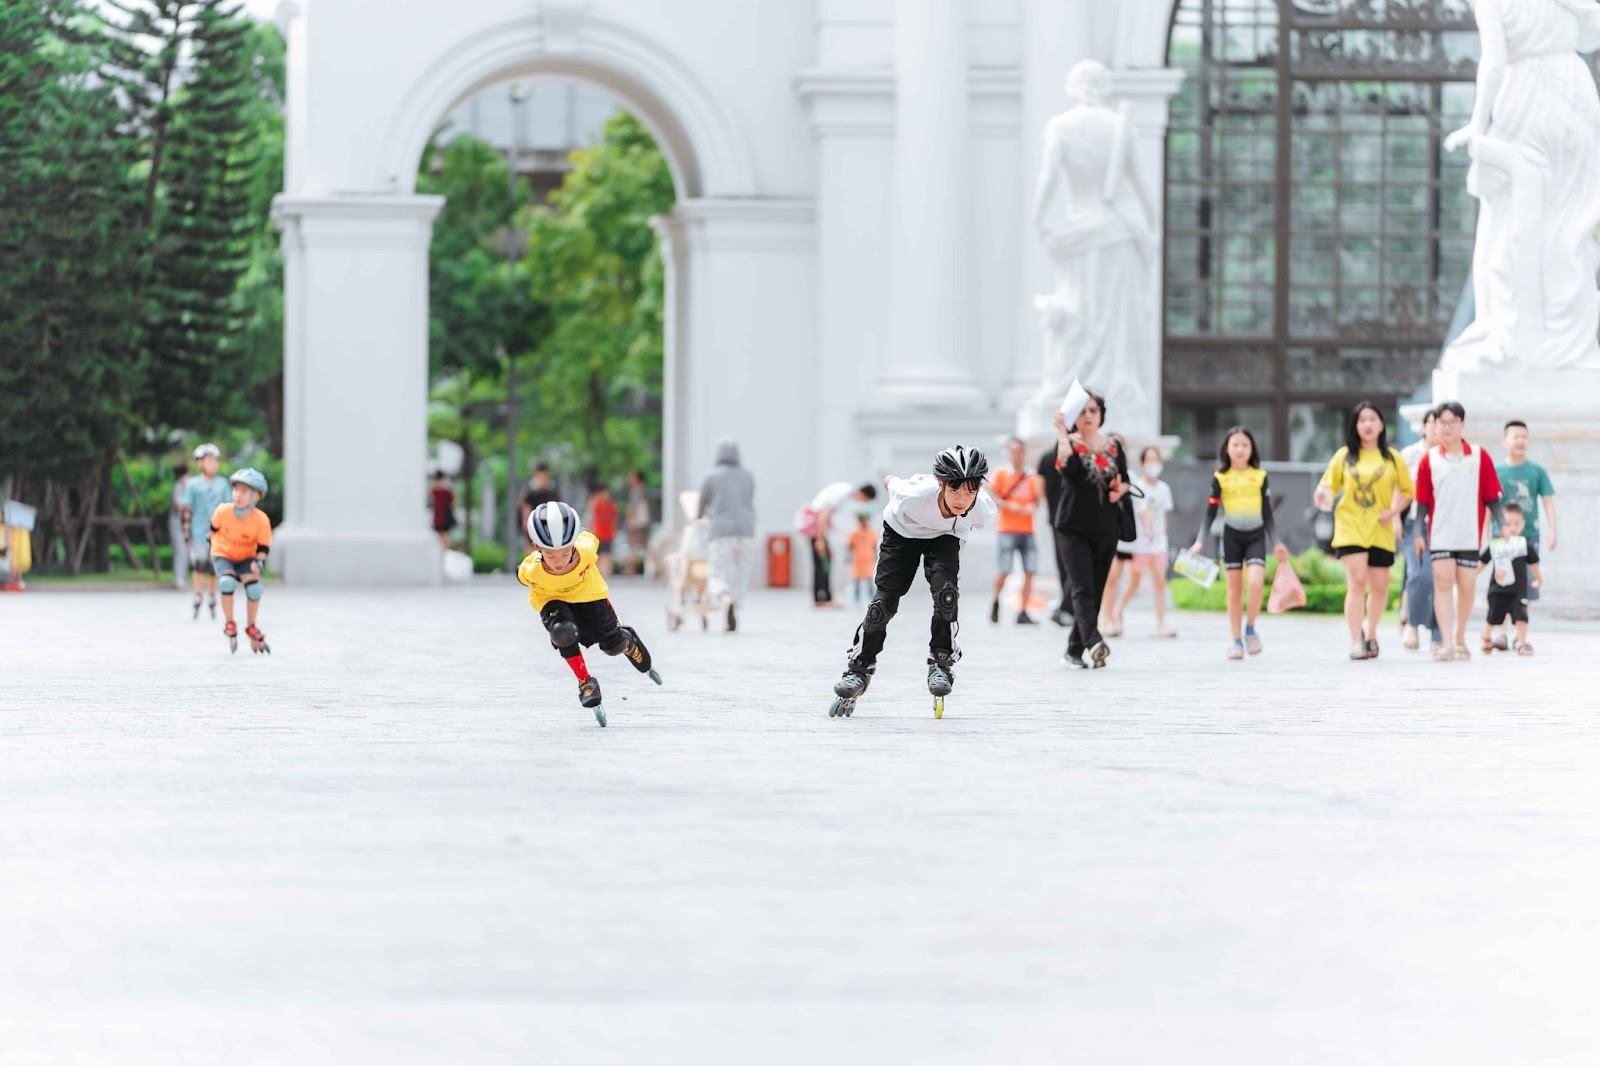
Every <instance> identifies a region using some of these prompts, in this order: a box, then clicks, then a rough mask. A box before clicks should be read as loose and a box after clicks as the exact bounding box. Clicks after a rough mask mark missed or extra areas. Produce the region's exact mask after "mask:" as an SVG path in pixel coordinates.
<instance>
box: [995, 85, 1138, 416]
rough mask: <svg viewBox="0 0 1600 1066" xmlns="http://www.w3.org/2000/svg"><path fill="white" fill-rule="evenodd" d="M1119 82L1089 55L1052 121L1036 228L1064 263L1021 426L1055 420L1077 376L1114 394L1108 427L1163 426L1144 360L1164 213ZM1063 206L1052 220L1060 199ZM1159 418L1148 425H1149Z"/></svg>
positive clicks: (1045, 310)
mask: <svg viewBox="0 0 1600 1066" xmlns="http://www.w3.org/2000/svg"><path fill="white" fill-rule="evenodd" d="M1109 91H1110V75H1109V73H1108V71H1107V70H1106V68H1105V66H1104V65H1103V64H1101V63H1099V62H1096V61H1095V60H1084V61H1083V62H1081V63H1079V64H1077V65H1076V66H1074V67H1073V68H1072V71H1071V73H1070V74H1068V76H1067V95H1068V97H1069V98H1070V99H1071V100H1072V101H1073V104H1074V106H1073V107H1071V108H1070V109H1068V110H1067V111H1064V112H1062V113H1061V114H1059V115H1056V116H1055V117H1054V118H1052V119H1051V120H1050V121H1049V122H1048V123H1047V124H1046V126H1045V131H1044V154H1043V159H1042V162H1041V163H1040V167H1039V177H1038V181H1037V183H1036V185H1035V189H1034V198H1033V221H1034V225H1035V227H1036V228H1037V230H1038V232H1039V237H1040V240H1041V241H1042V242H1043V243H1044V245H1045V249H1046V251H1047V252H1048V253H1049V256H1050V261H1051V263H1052V264H1053V265H1054V267H1055V285H1054V288H1053V289H1052V291H1050V292H1048V293H1044V294H1041V295H1038V296H1036V297H1035V298H1034V306H1035V307H1036V308H1037V309H1038V311H1039V313H1040V315H1039V325H1040V329H1041V330H1042V331H1043V333H1044V374H1043V379H1042V381H1041V383H1040V387H1039V391H1038V392H1036V393H1035V394H1034V395H1033V397H1031V398H1030V399H1029V400H1028V402H1027V404H1026V405H1025V406H1024V410H1023V413H1022V416H1021V417H1020V418H1019V425H1020V427H1021V428H1022V429H1023V431H1024V433H1025V434H1026V432H1027V430H1028V429H1029V427H1030V425H1031V423H1032V422H1034V421H1038V420H1039V419H1040V418H1042V419H1043V421H1044V424H1045V425H1048V424H1049V417H1050V412H1051V411H1052V410H1053V409H1054V407H1055V405H1056V404H1058V403H1059V402H1060V401H1061V397H1062V396H1063V395H1065V394H1066V391H1067V388H1068V386H1069V385H1070V384H1071V382H1072V379H1073V378H1074V377H1077V378H1079V379H1080V380H1082V381H1083V382H1084V384H1085V385H1087V386H1089V387H1090V388H1092V389H1094V390H1095V391H1097V392H1100V393H1101V394H1103V395H1104V396H1105V397H1106V407H1107V411H1108V413H1109V415H1110V422H1109V423H1108V424H1114V425H1115V426H1116V427H1117V428H1119V429H1122V430H1124V431H1125V432H1132V433H1138V434H1154V433H1155V432H1157V430H1158V429H1159V427H1158V425H1156V424H1155V423H1156V421H1157V419H1158V418H1159V413H1158V412H1157V411H1156V410H1155V404H1154V402H1153V401H1152V396H1153V395H1154V393H1155V388H1154V386H1155V383H1154V382H1148V381H1145V380H1143V374H1142V373H1141V368H1140V367H1139V366H1138V364H1137V362H1136V356H1137V354H1138V353H1142V352H1145V351H1147V350H1149V349H1150V346H1151V345H1152V344H1153V343H1155V331H1156V330H1157V329H1159V322H1158V321H1156V319H1155V318H1153V317H1152V315H1151V307H1152V306H1153V305H1152V302H1151V292H1150V289H1151V286H1152V284H1153V280H1154V272H1153V269H1152V264H1153V263H1154V262H1155V261H1156V258H1157V254H1158V248H1159V243H1158V240H1157V237H1156V217H1155V216H1156V210H1155V205H1154V201H1153V200H1152V198H1151V195H1150V193H1149V191H1148V190H1147V189H1146V188H1145V186H1144V183H1143V181H1142V180H1141V179H1140V177H1139V172H1138V167H1137V164H1136V154H1135V151H1134V130H1133V126H1132V123H1131V122H1130V121H1129V118H1128V113H1127V111H1126V109H1124V110H1123V111H1120V112H1119V111H1115V110H1112V109H1111V108H1110V107H1108V106H1107V105H1106V102H1105V101H1106V96H1107V95H1108V93H1109ZM1058 191H1059V192H1060V193H1061V194H1062V199H1063V200H1064V201H1065V204H1064V211H1063V212H1062V213H1060V214H1058V215H1054V216H1053V215H1052V214H1051V207H1052V205H1053V202H1054V200H1055V197H1056V193H1057V192H1058ZM1142 422H1149V423H1150V424H1149V425H1144V424H1139V423H1142Z"/></svg>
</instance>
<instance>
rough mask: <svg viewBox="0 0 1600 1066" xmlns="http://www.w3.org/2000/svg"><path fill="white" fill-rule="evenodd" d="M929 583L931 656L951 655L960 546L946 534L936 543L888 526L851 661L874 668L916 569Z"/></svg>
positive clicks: (882, 539)
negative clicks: (890, 620) (865, 614)
mask: <svg viewBox="0 0 1600 1066" xmlns="http://www.w3.org/2000/svg"><path fill="white" fill-rule="evenodd" d="M918 566H920V567H922V572H923V575H924V576H925V577H927V579H928V588H929V590H930V591H931V592H932V594H933V624H932V626H931V628H930V632H929V637H928V652H929V654H930V655H932V654H935V653H940V652H942V653H944V654H946V655H948V654H950V653H951V652H953V651H954V649H955V630H956V608H957V605H958V603H959V601H960V596H961V592H960V579H961V541H960V539H959V538H957V537H953V536H950V535H948V534H947V535H945V536H942V537H934V538H933V539H932V540H919V539H916V538H912V537H903V536H901V535H900V534H899V533H896V532H895V531H894V530H893V529H892V528H890V527H889V526H888V525H885V526H884V527H883V536H882V538H881V539H880V540H879V542H878V572H877V575H876V576H875V577H874V579H873V584H874V586H875V588H874V591H873V594H872V602H871V603H869V604H867V617H866V619H865V620H864V621H863V622H862V623H861V625H860V626H859V627H857V629H856V639H855V643H854V644H852V645H851V646H850V659H851V661H852V662H854V663H857V664H859V665H861V666H871V665H872V664H874V663H876V662H877V661H878V653H879V652H881V651H883V642H884V639H885V638H886V637H887V636H888V632H889V619H891V618H893V617H894V616H895V612H897V611H899V610H900V599H901V597H903V596H904V595H905V594H906V593H907V592H909V591H911V582H912V581H913V580H914V579H915V578H916V576H917V567H918Z"/></svg>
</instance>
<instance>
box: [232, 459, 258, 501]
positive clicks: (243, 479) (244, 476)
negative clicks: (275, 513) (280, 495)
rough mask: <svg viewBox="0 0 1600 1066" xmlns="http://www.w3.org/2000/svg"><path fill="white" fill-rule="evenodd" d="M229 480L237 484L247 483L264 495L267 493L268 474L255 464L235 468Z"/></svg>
mask: <svg viewBox="0 0 1600 1066" xmlns="http://www.w3.org/2000/svg"><path fill="white" fill-rule="evenodd" d="M228 481H229V482H230V483H232V484H235V485H245V486H247V487H249V488H252V489H255V490H256V491H257V492H259V493H261V495H263V496H265V495H266V494H267V475H265V474H263V473H262V472H261V471H259V470H257V469H256V468H255V467H253V466H247V467H245V468H244V469H243V470H235V471H234V472H233V476H232V477H230V478H229V479H228Z"/></svg>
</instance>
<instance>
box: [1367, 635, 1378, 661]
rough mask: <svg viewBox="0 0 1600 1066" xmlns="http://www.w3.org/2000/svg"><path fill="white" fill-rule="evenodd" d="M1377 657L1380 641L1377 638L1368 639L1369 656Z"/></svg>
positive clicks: (1371, 657)
mask: <svg viewBox="0 0 1600 1066" xmlns="http://www.w3.org/2000/svg"><path fill="white" fill-rule="evenodd" d="M1377 657H1378V642H1377V640H1376V639H1373V640H1369V641H1367V658H1369V659H1376V658H1377Z"/></svg>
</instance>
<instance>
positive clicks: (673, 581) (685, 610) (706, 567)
mask: <svg viewBox="0 0 1600 1066" xmlns="http://www.w3.org/2000/svg"><path fill="white" fill-rule="evenodd" d="M678 506H679V507H681V508H683V516H684V518H685V519H687V521H688V523H689V524H688V525H687V526H686V527H685V528H684V531H683V533H682V535H681V536H680V538H679V540H678V545H677V550H676V551H672V552H669V553H668V554H667V556H666V558H665V560H664V562H665V563H666V571H667V593H668V600H667V628H668V629H669V630H674V631H676V630H677V629H679V628H680V627H681V626H682V625H683V624H684V623H685V622H686V621H688V620H689V618H690V617H692V616H698V617H699V619H700V628H701V629H702V630H705V629H709V628H710V627H711V623H710V621H709V620H708V618H707V616H708V615H709V614H710V613H711V612H712V611H714V610H716V609H717V608H716V607H715V606H714V605H713V604H712V603H711V600H710V596H709V594H708V593H707V592H706V584H707V581H708V579H709V578H710V576H711V562H710V560H709V558H708V557H707V548H706V546H707V542H708V540H709V538H708V537H707V536H706V532H707V530H706V525H707V523H706V521H705V519H703V518H698V517H696V516H697V515H698V514H699V513H700V494H699V493H698V492H696V491H694V490H693V489H685V490H684V491H683V492H680V493H678Z"/></svg>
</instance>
